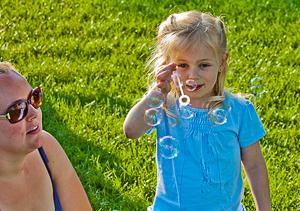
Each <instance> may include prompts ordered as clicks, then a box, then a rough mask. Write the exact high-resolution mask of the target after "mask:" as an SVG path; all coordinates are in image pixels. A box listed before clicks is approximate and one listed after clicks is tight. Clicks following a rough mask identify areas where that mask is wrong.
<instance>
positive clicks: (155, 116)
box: [144, 108, 162, 127]
mask: <svg viewBox="0 0 300 211" xmlns="http://www.w3.org/2000/svg"><path fill="white" fill-rule="evenodd" d="M161 119H162V113H161V109H158V108H149V109H147V110H146V111H145V116H144V120H145V122H146V124H147V125H149V126H152V127H154V126H156V125H159V124H160V122H161Z"/></svg>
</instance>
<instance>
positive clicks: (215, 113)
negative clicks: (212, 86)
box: [208, 102, 231, 125]
mask: <svg viewBox="0 0 300 211" xmlns="http://www.w3.org/2000/svg"><path fill="white" fill-rule="evenodd" d="M230 110H231V107H230V106H228V105H225V104H224V102H223V105H222V106H221V107H216V108H213V109H211V110H210V111H209V113H208V116H209V120H210V121H211V122H212V123H214V124H216V125H223V124H225V123H226V122H227V116H228V113H229V111H230Z"/></svg>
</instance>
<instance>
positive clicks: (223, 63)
mask: <svg viewBox="0 0 300 211" xmlns="http://www.w3.org/2000/svg"><path fill="white" fill-rule="evenodd" d="M228 57H229V54H228V52H225V53H224V54H223V56H222V61H221V65H220V70H219V71H220V72H222V71H225V70H226V69H227V60H228Z"/></svg>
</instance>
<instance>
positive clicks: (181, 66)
mask: <svg viewBox="0 0 300 211" xmlns="http://www.w3.org/2000/svg"><path fill="white" fill-rule="evenodd" d="M178 67H180V68H188V67H189V65H188V64H179V65H178Z"/></svg>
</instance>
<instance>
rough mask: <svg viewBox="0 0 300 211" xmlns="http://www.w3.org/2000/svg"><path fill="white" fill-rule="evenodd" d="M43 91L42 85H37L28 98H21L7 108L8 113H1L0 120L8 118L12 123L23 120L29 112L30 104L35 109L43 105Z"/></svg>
mask: <svg viewBox="0 0 300 211" xmlns="http://www.w3.org/2000/svg"><path fill="white" fill-rule="evenodd" d="M42 100H43V91H42V88H41V87H36V88H34V89H33V90H31V92H30V93H29V96H28V98H27V100H25V99H20V100H17V101H16V102H14V103H13V104H12V105H11V106H9V107H8V109H7V110H6V114H3V115H0V120H4V119H6V120H8V121H9V122H10V123H11V124H14V123H17V122H20V121H22V120H23V119H24V118H25V117H26V115H27V113H28V106H29V104H30V105H32V106H33V107H34V108H35V109H38V108H39V107H41V105H42Z"/></svg>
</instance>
